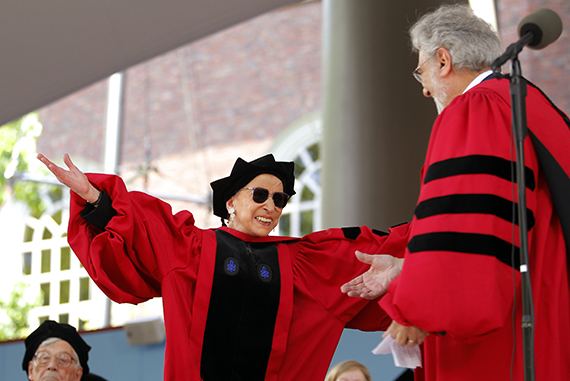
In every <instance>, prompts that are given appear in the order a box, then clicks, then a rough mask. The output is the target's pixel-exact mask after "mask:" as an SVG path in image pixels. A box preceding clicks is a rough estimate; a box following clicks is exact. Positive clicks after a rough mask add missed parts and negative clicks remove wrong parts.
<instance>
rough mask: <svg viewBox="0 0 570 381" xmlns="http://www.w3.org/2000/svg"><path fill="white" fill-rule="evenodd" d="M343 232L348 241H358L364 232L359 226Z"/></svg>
mask: <svg viewBox="0 0 570 381" xmlns="http://www.w3.org/2000/svg"><path fill="white" fill-rule="evenodd" d="M342 232H343V233H344V238H348V239H357V238H358V236H359V235H360V233H362V231H361V230H360V228H359V227H358V226H353V227H350V228H342Z"/></svg>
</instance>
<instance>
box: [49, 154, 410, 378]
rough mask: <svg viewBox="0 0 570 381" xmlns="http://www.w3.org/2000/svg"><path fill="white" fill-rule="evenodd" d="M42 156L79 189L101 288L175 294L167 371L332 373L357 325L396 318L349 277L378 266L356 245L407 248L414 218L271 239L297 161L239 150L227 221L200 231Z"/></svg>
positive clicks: (126, 295)
mask: <svg viewBox="0 0 570 381" xmlns="http://www.w3.org/2000/svg"><path fill="white" fill-rule="evenodd" d="M38 158H39V159H40V160H41V161H42V162H43V163H44V164H45V165H46V166H47V167H48V168H49V169H50V170H51V171H52V172H53V173H54V174H55V176H56V177H57V178H58V180H59V181H61V182H62V183H63V184H65V185H67V186H68V187H70V188H71V190H72V198H71V210H70V214H71V217H70V221H69V232H68V239H69V243H70V245H71V247H72V249H73V251H74V252H75V253H76V255H77V256H78V257H79V259H80V261H81V263H82V264H83V265H84V267H85V268H86V269H87V271H88V273H89V275H90V276H91V278H92V279H93V280H94V281H95V283H96V284H97V285H98V286H99V287H100V288H101V290H102V291H103V292H104V293H105V294H106V295H107V296H109V298H111V299H112V300H114V301H116V302H119V303H141V302H144V301H146V300H148V299H150V298H153V297H162V298H163V305H164V319H165V325H166V335H167V340H166V355H165V359H166V360H165V377H164V379H165V380H177V381H178V380H200V379H201V380H204V381H211V380H214V381H219V380H319V379H321V380H322V379H324V377H325V374H326V372H327V369H328V366H329V363H330V361H331V358H332V356H333V354H334V351H335V348H336V345H337V343H338V340H339V338H340V336H341V334H342V331H343V329H344V328H345V327H349V328H358V329H362V330H380V329H385V328H386V327H387V325H388V324H389V322H390V319H389V318H388V316H387V315H386V314H385V313H384V312H383V311H382V310H381V309H380V308H379V305H378V303H377V302H370V301H368V300H364V299H353V298H349V297H347V296H345V295H344V294H343V293H342V292H341V291H340V286H341V285H342V284H343V283H345V282H347V281H348V280H350V279H352V278H353V277H355V276H356V275H358V274H360V273H362V272H363V271H364V270H366V267H367V265H365V264H363V263H360V262H359V261H357V260H356V258H355V256H354V252H355V250H360V251H364V252H382V253H391V254H392V255H396V256H402V255H403V251H404V249H405V242H406V237H407V231H408V229H407V225H402V226H399V227H397V228H393V229H391V231H390V234H388V233H383V232H379V231H375V230H371V229H369V228H367V227H357V228H343V229H329V230H326V231H322V232H316V233H312V234H309V235H307V236H305V237H303V238H291V237H277V236H269V233H270V232H271V231H272V230H273V229H274V228H275V226H276V225H277V223H278V221H279V217H280V216H281V213H282V209H283V207H284V206H285V204H286V203H287V200H288V199H289V197H290V196H292V195H293V194H294V193H295V191H294V180H295V177H294V174H293V169H294V163H293V162H278V161H275V159H274V158H273V156H272V155H266V156H263V157H261V158H258V159H256V160H253V161H251V162H246V161H244V160H242V159H238V160H237V161H236V163H235V165H234V167H233V169H232V172H231V174H230V175H229V176H228V177H225V178H223V179H220V180H217V181H214V182H213V183H212V184H211V186H212V189H213V210H214V214H215V215H217V216H219V217H221V218H222V222H223V225H225V220H227V221H228V222H227V226H222V227H221V228H218V229H200V228H198V227H196V226H195V225H194V218H193V216H192V214H191V213H190V212H188V211H182V212H179V213H177V214H174V215H173V214H172V211H171V208H170V205H168V204H166V203H164V202H162V201H161V200H159V199H157V198H154V197H152V196H149V195H147V194H144V193H140V192H128V191H127V189H126V187H125V185H124V183H123V181H122V180H121V179H120V178H119V177H117V176H112V175H101V174H88V175H85V174H83V173H82V172H80V171H79V169H77V167H75V166H74V165H73V163H72V162H71V160H70V158H69V156H67V155H65V157H64V162H65V164H66V165H67V166H68V167H69V170H65V169H63V168H60V167H58V166H56V165H55V164H53V163H52V162H51V161H49V160H48V159H47V158H46V157H45V156H43V155H39V156H38ZM395 263H396V262H394V264H388V265H387V266H391V265H394V266H395ZM397 270H398V271H397ZM394 271H395V272H396V273H397V272H399V269H396V268H394Z"/></svg>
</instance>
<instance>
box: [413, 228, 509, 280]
mask: <svg viewBox="0 0 570 381" xmlns="http://www.w3.org/2000/svg"><path fill="white" fill-rule="evenodd" d="M408 250H409V251H410V253H420V252H423V251H455V252H459V253H467V254H481V255H488V256H492V257H495V258H497V259H498V260H499V261H501V262H503V263H504V264H506V265H508V266H512V267H513V268H514V269H515V270H517V271H519V267H520V254H519V248H518V247H516V246H514V245H513V244H511V243H510V242H507V241H504V240H502V239H500V238H497V237H495V236H492V235H486V234H475V233H455V232H437V233H427V234H420V235H417V236H415V237H414V238H412V239H411V240H410V242H409V243H408ZM513 252H514V254H513ZM512 255H514V261H515V263H514V265H513V264H512V260H511V256H512Z"/></svg>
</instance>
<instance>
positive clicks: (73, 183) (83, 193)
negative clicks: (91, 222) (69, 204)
mask: <svg viewBox="0 0 570 381" xmlns="http://www.w3.org/2000/svg"><path fill="white" fill-rule="evenodd" d="M38 159H39V160H40V161H41V162H42V163H44V164H45V166H46V167H47V168H48V169H49V170H50V172H51V173H53V174H54V175H55V177H56V178H57V180H58V181H59V182H60V183H62V184H63V185H66V186H68V187H69V188H70V189H71V190H72V191H74V192H75V193H77V195H78V196H79V197H81V198H83V199H84V200H85V201H87V202H90V203H94V202H95V201H97V199H98V198H99V193H101V192H100V191H99V190H98V189H97V188H95V187H94V186H93V185H92V184H91V183H90V182H89V179H87V176H85V174H84V173H83V172H81V171H80V170H79V168H77V167H76V166H75V165H74V164H73V162H72V161H71V158H70V157H69V155H68V154H65V155H63V162H64V163H65V165H67V167H68V168H69V170H66V169H63V168H61V167H59V166H57V165H56V164H54V163H52V162H51V161H50V160H49V159H48V158H47V157H45V156H44V155H42V154H41V153H40V154H38Z"/></svg>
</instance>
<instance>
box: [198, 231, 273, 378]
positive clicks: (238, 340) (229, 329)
mask: <svg viewBox="0 0 570 381" xmlns="http://www.w3.org/2000/svg"><path fill="white" fill-rule="evenodd" d="M216 238H217V243H218V246H217V251H216V265H215V266H216V267H215V270H214V280H213V284H212V294H211V297H210V306H209V309H208V319H207V323H206V330H205V333H204V343H203V348H202V359H201V377H202V380H204V381H219V380H228V381H229V380H234V381H240V380H249V381H251V380H263V379H264V378H265V372H266V368H267V363H268V360H269V354H270V353H271V343H272V341H273V332H274V327H275V320H276V318H277V310H278V308H279V295H280V291H281V277H280V272H279V257H278V253H277V248H276V246H275V243H274V242H263V243H249V242H244V241H242V240H241V239H239V238H236V237H234V236H232V235H231V234H228V233H227V232H224V231H222V230H217V231H216Z"/></svg>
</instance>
